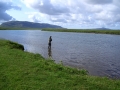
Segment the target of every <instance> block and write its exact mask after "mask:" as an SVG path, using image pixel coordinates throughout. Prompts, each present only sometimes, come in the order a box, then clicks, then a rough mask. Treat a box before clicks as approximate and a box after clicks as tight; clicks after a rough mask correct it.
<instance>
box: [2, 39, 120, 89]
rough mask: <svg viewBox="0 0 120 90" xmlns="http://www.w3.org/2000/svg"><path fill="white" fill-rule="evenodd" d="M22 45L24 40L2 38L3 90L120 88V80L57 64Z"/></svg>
mask: <svg viewBox="0 0 120 90" xmlns="http://www.w3.org/2000/svg"><path fill="white" fill-rule="evenodd" d="M21 47H22V46H21V45H20V44H17V43H14V42H11V41H8V40H1V39H0V62H1V63H0V67H1V68H0V84H1V85H0V88H1V89H2V90H3V89H10V90H16V89H18V90H24V89H32V90H38V89H45V90H50V89H54V90H56V89H57V90H58V89H59V90H70V89H71V90H73V89H76V90H78V89H81V90H88V89H89V90H96V89H97V90H119V89H120V80H117V79H115V80H113V79H110V78H107V77H98V76H91V75H88V74H87V71H86V70H83V69H81V70H78V69H76V68H71V67H67V66H64V65H62V64H56V63H55V62H54V61H53V60H48V59H45V58H43V57H42V56H41V55H40V54H34V53H29V52H24V50H23V48H21ZM61 87H63V88H61Z"/></svg>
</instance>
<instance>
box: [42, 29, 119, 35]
mask: <svg viewBox="0 0 120 90" xmlns="http://www.w3.org/2000/svg"><path fill="white" fill-rule="evenodd" d="M42 31H53V32H74V33H95V34H112V35H120V30H97V29H95V30H94V29H93V30H92V29H52V28H51V29H50V28H48V29H42Z"/></svg>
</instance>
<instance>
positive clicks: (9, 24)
mask: <svg viewBox="0 0 120 90" xmlns="http://www.w3.org/2000/svg"><path fill="white" fill-rule="evenodd" d="M0 26H1V27H10V28H11V27H12V28H13V27H18V28H63V27H61V26H57V25H52V24H47V23H35V22H29V21H9V22H4V23H2V24H1V25H0Z"/></svg>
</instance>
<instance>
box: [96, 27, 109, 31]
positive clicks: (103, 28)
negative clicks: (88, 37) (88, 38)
mask: <svg viewBox="0 0 120 90" xmlns="http://www.w3.org/2000/svg"><path fill="white" fill-rule="evenodd" d="M96 29H97V30H110V29H109V28H105V27H102V28H96Z"/></svg>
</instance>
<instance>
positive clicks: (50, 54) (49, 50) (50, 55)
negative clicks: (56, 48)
mask: <svg viewBox="0 0 120 90" xmlns="http://www.w3.org/2000/svg"><path fill="white" fill-rule="evenodd" d="M48 56H49V58H50V59H52V50H51V46H50V47H49V46H48Z"/></svg>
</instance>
